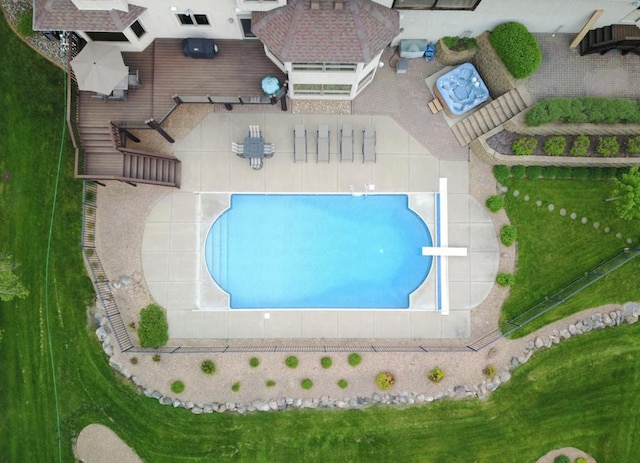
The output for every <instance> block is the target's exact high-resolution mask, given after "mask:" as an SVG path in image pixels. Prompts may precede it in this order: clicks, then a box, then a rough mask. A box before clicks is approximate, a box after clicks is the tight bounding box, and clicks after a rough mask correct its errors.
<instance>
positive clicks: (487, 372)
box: [482, 365, 497, 378]
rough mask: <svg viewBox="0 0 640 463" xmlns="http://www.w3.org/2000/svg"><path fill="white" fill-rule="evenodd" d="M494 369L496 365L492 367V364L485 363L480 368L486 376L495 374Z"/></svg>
mask: <svg viewBox="0 0 640 463" xmlns="http://www.w3.org/2000/svg"><path fill="white" fill-rule="evenodd" d="M496 371H497V370H496V367H494V366H493V365H487V366H486V367H484V368H483V369H482V374H483V375H485V376H486V377H487V378H493V377H494V376H495V375H496Z"/></svg>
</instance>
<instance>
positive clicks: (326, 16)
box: [251, 0, 400, 63]
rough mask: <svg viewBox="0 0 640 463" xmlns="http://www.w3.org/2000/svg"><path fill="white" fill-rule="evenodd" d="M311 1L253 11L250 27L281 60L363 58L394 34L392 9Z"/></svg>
mask: <svg viewBox="0 0 640 463" xmlns="http://www.w3.org/2000/svg"><path fill="white" fill-rule="evenodd" d="M311 3H312V1H311V0H289V2H288V4H287V5H286V6H283V7H281V8H276V9H274V10H271V11H267V12H254V13H253V15H252V21H251V24H252V27H251V31H252V32H253V33H254V34H255V35H256V37H258V38H259V39H260V41H261V42H262V43H263V44H264V45H265V46H266V47H267V48H268V49H269V50H270V51H271V52H272V53H273V54H275V55H276V56H277V57H278V59H280V60H281V61H282V62H334V63H354V62H355V63H368V62H369V61H371V60H372V59H373V58H374V56H375V55H376V54H378V53H379V52H380V51H382V50H383V49H384V47H386V46H387V45H388V44H389V43H390V42H391V41H392V40H393V38H394V37H396V36H397V35H398V34H399V33H400V26H399V23H400V21H399V14H398V12H397V11H394V10H391V9H389V8H387V7H384V6H382V5H380V4H378V3H375V2H373V1H371V0H343V1H342V2H340V1H337V2H336V1H335V0H319V1H318V2H317V4H318V6H319V8H317V9H315V8H312V6H311ZM336 4H342V8H336Z"/></svg>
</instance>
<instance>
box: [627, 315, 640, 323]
mask: <svg viewBox="0 0 640 463" xmlns="http://www.w3.org/2000/svg"><path fill="white" fill-rule="evenodd" d="M624 321H625V322H627V323H628V324H629V325H633V324H634V323H636V322H637V321H638V316H637V315H634V314H629V315H627V316H626V317H624Z"/></svg>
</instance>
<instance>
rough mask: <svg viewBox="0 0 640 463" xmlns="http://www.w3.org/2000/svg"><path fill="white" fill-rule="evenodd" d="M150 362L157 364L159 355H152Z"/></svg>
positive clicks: (159, 358)
mask: <svg viewBox="0 0 640 463" xmlns="http://www.w3.org/2000/svg"><path fill="white" fill-rule="evenodd" d="M151 360H153V361H154V362H159V361H160V360H161V357H160V354H153V357H151Z"/></svg>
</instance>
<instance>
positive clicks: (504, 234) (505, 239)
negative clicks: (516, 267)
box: [500, 225, 518, 246]
mask: <svg viewBox="0 0 640 463" xmlns="http://www.w3.org/2000/svg"><path fill="white" fill-rule="evenodd" d="M517 238H518V230H517V229H516V227H514V226H513V225H505V226H504V227H502V228H501V229H500V241H502V244H504V245H505V246H511V245H512V244H513V243H514V242H515V240H516V239H517Z"/></svg>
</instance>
